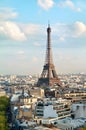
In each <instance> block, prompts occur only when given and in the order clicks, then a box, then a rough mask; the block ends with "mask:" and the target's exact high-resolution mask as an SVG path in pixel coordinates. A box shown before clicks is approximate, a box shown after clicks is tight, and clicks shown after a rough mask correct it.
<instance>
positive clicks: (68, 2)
mask: <svg viewBox="0 0 86 130" xmlns="http://www.w3.org/2000/svg"><path fill="white" fill-rule="evenodd" d="M58 6H60V7H69V8H70V9H72V10H75V11H77V12H80V11H81V9H80V8H79V7H76V6H75V5H74V3H73V2H72V1H71V0H63V1H61V2H59V3H58Z"/></svg>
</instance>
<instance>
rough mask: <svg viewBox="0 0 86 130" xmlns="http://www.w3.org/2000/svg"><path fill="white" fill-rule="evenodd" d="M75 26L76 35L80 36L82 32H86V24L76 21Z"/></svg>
mask: <svg viewBox="0 0 86 130" xmlns="http://www.w3.org/2000/svg"><path fill="white" fill-rule="evenodd" d="M73 26H74V34H75V35H74V36H75V37H78V36H80V35H82V34H86V25H85V24H84V23H82V22H79V21H77V22H75V23H74V25H73Z"/></svg>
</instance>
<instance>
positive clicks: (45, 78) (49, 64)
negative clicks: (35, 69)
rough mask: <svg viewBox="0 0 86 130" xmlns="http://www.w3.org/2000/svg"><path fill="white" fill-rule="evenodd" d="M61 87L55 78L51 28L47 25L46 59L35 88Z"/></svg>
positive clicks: (56, 77) (58, 80)
mask: <svg viewBox="0 0 86 130" xmlns="http://www.w3.org/2000/svg"><path fill="white" fill-rule="evenodd" d="M54 85H58V86H62V84H61V82H60V79H59V78H58V76H57V73H56V70H55V66H54V64H53V59H52V48H51V28H50V25H48V28H47V49H46V59H45V64H44V66H43V71H42V73H41V76H40V78H39V79H38V82H37V86H45V87H50V86H54Z"/></svg>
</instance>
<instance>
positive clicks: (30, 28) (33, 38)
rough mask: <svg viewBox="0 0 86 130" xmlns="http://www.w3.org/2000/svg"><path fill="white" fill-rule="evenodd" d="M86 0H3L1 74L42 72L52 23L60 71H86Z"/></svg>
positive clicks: (0, 5)
mask: <svg viewBox="0 0 86 130" xmlns="http://www.w3.org/2000/svg"><path fill="white" fill-rule="evenodd" d="M85 5H86V1H85V0H0V74H40V73H41V72H42V68H43V65H44V61H45V53H46V43H47V35H46V34H47V32H46V29H47V26H48V21H50V25H51V29H52V32H51V43H52V51H53V61H54V64H55V68H56V71H57V73H79V72H85V73H86V67H85V66H86V60H85V57H86V13H85V12H86V7H85Z"/></svg>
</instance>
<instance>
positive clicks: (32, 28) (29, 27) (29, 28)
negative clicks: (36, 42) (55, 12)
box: [21, 24, 42, 35]
mask: <svg viewBox="0 0 86 130" xmlns="http://www.w3.org/2000/svg"><path fill="white" fill-rule="evenodd" d="M41 27H42V26H41V25H37V24H21V28H22V30H23V31H24V32H25V33H26V34H27V35H34V34H35V35H36V34H38V33H39V32H40V31H42V28H41Z"/></svg>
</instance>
